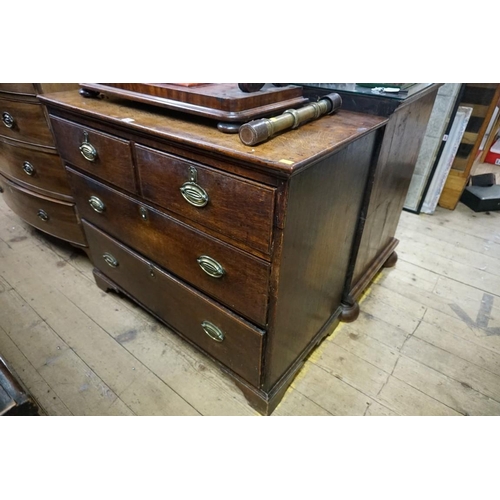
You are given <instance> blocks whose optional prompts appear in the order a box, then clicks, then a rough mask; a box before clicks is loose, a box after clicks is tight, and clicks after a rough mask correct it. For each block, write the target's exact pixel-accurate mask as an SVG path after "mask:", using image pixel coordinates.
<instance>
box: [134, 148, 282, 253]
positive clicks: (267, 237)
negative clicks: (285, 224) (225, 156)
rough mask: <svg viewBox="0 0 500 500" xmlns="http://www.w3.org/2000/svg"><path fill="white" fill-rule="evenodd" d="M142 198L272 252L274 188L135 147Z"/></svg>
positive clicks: (168, 155)
mask: <svg viewBox="0 0 500 500" xmlns="http://www.w3.org/2000/svg"><path fill="white" fill-rule="evenodd" d="M135 149H136V156H137V168H138V170H139V178H140V182H141V187H142V193H143V196H144V198H146V199H148V200H150V201H152V202H154V203H156V204H158V205H160V206H162V207H164V208H166V209H167V210H171V211H172V212H175V213H177V214H179V215H182V216H184V217H187V218H188V219H191V220H193V221H195V222H198V223H200V224H202V225H204V226H206V227H208V228H211V229H213V230H215V231H218V232H219V233H222V234H224V235H227V236H229V237H231V238H233V239H235V240H237V241H242V242H244V243H246V244H247V245H248V246H250V247H252V248H255V249H256V250H260V251H261V252H263V253H267V254H269V253H270V246H271V237H272V228H273V216H274V195H275V189H274V188H271V187H268V186H264V185H261V184H257V183H256V182H252V181H248V180H245V179H242V178H239V177H236V176H234V175H231V174H227V173H223V172H220V171H218V170H216V169H213V168H210V167H207V166H204V165H200V164H199V163H195V162H192V161H187V160H184V159H182V158H179V157H176V156H173V155H170V154H167V153H162V152H159V151H156V150H153V149H150V148H147V147H145V146H140V145H136V146H135Z"/></svg>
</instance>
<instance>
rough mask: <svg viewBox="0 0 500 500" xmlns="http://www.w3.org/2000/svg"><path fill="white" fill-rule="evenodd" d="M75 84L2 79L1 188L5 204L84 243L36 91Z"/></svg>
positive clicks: (60, 234)
mask: <svg viewBox="0 0 500 500" xmlns="http://www.w3.org/2000/svg"><path fill="white" fill-rule="evenodd" d="M69 88H76V85H75V84H46V83H43V84H40V83H0V114H1V123H0V189H1V190H2V191H3V194H4V197H5V201H6V203H7V205H9V207H10V208H11V209H12V210H13V211H14V212H15V213H16V214H17V215H19V216H20V217H21V218H22V219H24V220H25V221H26V222H28V223H29V224H31V225H32V226H35V227H36V228H38V229H40V230H41V231H44V232H46V233H49V234H51V235H52V236H56V237H58V238H61V239H64V240H66V241H69V242H70V243H72V244H74V245H78V246H85V245H86V242H85V236H84V233H83V228H82V225H81V224H80V222H79V219H78V217H77V213H76V210H75V204H74V201H73V197H72V195H71V190H70V187H69V184H68V181H67V176H66V172H65V170H64V166H63V164H62V162H61V158H60V157H59V155H58V154H57V150H56V148H55V144H54V138H53V135H52V130H51V128H50V124H49V121H48V116H47V114H46V110H45V107H44V106H43V105H42V104H41V103H40V102H39V100H38V98H37V95H39V94H42V93H44V92H55V91H61V90H67V89H69Z"/></svg>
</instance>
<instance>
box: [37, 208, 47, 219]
mask: <svg viewBox="0 0 500 500" xmlns="http://www.w3.org/2000/svg"><path fill="white" fill-rule="evenodd" d="M37 215H38V218H39V219H41V220H43V222H47V221H48V220H49V214H48V213H47V212H46V211H45V210H42V209H40V210H38V213H37Z"/></svg>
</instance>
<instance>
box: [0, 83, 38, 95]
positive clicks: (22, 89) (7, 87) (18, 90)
mask: <svg viewBox="0 0 500 500" xmlns="http://www.w3.org/2000/svg"><path fill="white" fill-rule="evenodd" d="M0 92H9V93H11V94H23V95H36V94H37V91H36V88H35V84H34V83H0Z"/></svg>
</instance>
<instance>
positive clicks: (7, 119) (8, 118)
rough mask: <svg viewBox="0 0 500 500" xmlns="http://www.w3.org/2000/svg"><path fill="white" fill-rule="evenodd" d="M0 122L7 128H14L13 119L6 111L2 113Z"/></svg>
mask: <svg viewBox="0 0 500 500" xmlns="http://www.w3.org/2000/svg"><path fill="white" fill-rule="evenodd" d="M2 122H3V124H4V125H5V126H6V127H7V128H12V127H13V126H14V122H15V121H14V117H13V116H12V115H11V114H10V113H7V111H4V112H3V113H2Z"/></svg>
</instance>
